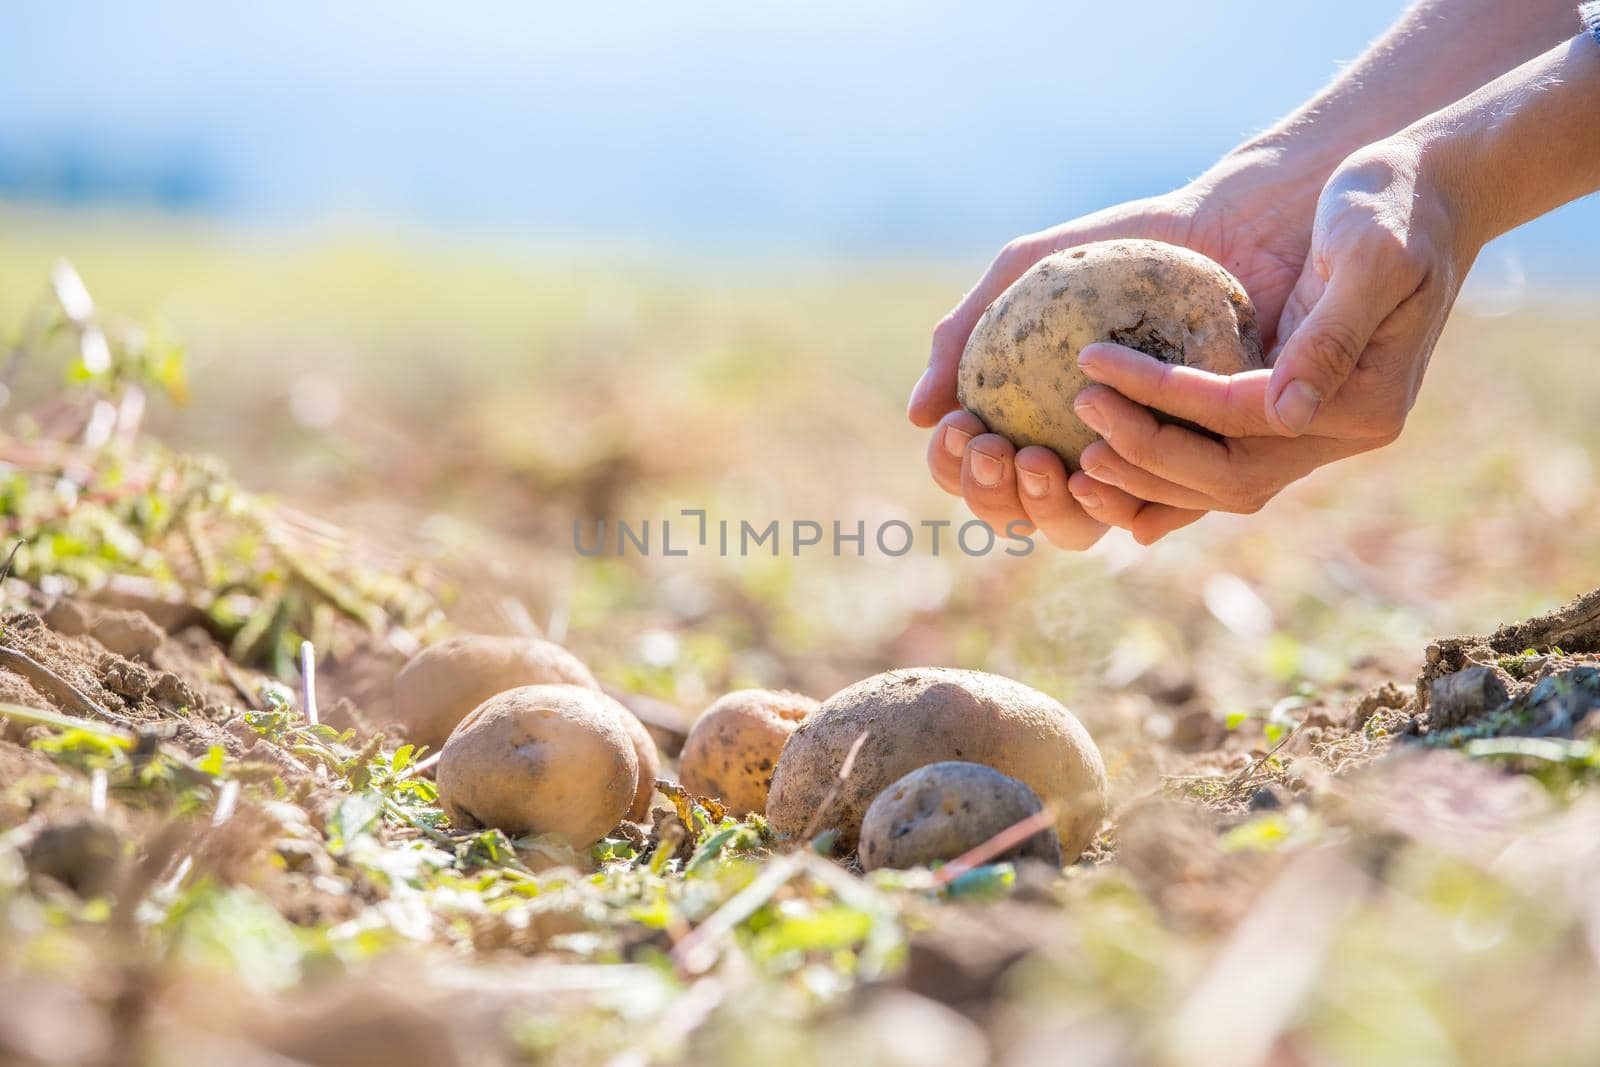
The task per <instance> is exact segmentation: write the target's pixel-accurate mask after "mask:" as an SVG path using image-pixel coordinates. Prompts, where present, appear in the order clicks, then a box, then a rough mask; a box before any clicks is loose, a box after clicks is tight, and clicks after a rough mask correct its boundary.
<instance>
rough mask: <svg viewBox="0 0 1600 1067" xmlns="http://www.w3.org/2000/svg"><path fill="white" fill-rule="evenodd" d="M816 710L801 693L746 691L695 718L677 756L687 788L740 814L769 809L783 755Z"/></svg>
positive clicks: (730, 694)
mask: <svg viewBox="0 0 1600 1067" xmlns="http://www.w3.org/2000/svg"><path fill="white" fill-rule="evenodd" d="M816 709H817V702H816V701H815V700H812V699H811V698H810V697H806V696H801V695H800V694H799V693H789V692H784V691H780V690H772V689H741V690H739V691H738V692H735V693H729V694H728V695H727V696H724V697H722V698H720V699H718V700H717V701H716V702H715V703H713V704H712V705H711V706H710V707H709V708H707V709H706V710H705V714H703V715H701V716H700V718H698V719H696V720H695V724H694V726H692V727H691V728H690V730H689V738H688V740H686V741H685V742H684V743H683V752H682V754H680V755H679V757H678V776H679V778H681V779H682V781H683V787H684V788H685V789H687V790H689V792H691V793H694V794H696V795H697V796H703V797H716V798H717V799H718V800H720V801H722V803H723V806H725V807H726V808H727V809H728V810H729V811H730V812H732V813H733V814H735V815H748V814H749V813H751V812H753V811H765V810H766V807H767V788H768V786H769V785H770V784H771V783H772V771H773V768H774V767H776V766H777V763H778V754H779V753H781V752H782V751H783V746H784V743H785V742H786V741H788V740H789V735H790V734H791V733H793V732H794V728H795V727H796V726H798V725H799V724H800V722H801V721H802V720H803V719H805V717H806V716H807V715H810V714H811V713H812V712H813V711H815V710H816Z"/></svg>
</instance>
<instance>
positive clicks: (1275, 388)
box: [1264, 258, 1416, 437]
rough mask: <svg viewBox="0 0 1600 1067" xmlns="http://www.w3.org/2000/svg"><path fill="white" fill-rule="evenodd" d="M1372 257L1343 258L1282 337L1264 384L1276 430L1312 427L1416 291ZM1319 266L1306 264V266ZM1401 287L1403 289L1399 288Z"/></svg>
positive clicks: (1268, 412)
mask: <svg viewBox="0 0 1600 1067" xmlns="http://www.w3.org/2000/svg"><path fill="white" fill-rule="evenodd" d="M1381 263H1382V260H1381V259H1376V258H1374V259H1373V260H1372V261H1371V262H1370V263H1368V262H1364V263H1362V264H1361V265H1360V266H1356V265H1354V264H1352V263H1345V264H1343V265H1342V266H1339V267H1336V268H1335V269H1333V270H1332V271H1331V272H1330V273H1329V275H1328V282H1327V287H1326V288H1325V289H1324V290H1323V292H1322V294H1321V296H1319V297H1318V298H1317V301H1316V303H1315V304H1313V305H1312V306H1311V309H1310V311H1309V312H1307V313H1306V316H1305V318H1304V319H1303V320H1302V321H1301V323H1300V325H1299V327H1298V328H1297V329H1296V330H1295V331H1294V332H1293V333H1292V334H1290V335H1288V337H1286V338H1285V339H1284V341H1283V345H1282V348H1281V350H1280V351H1279V353H1278V358H1277V360H1276V362H1275V363H1274V364H1273V367H1272V377H1271V381H1270V382H1269V383H1268V385H1267V391H1266V398H1265V400H1266V405H1265V408H1264V412H1265V416H1266V419H1267V422H1268V425H1270V426H1271V427H1272V429H1273V432H1274V433H1278V434H1283V435H1285V436H1288V437H1296V436H1299V435H1300V434H1303V433H1306V432H1308V431H1310V430H1311V429H1312V428H1313V424H1314V422H1315V420H1316V417H1317V411H1318V409H1319V408H1321V406H1322V404H1323V402H1324V401H1325V400H1327V399H1328V398H1330V397H1332V396H1333V395H1334V394H1335V393H1337V392H1338V391H1339V387H1340V386H1342V385H1344V383H1345V379H1347V378H1348V377H1350V372H1351V371H1353V370H1355V367H1356V363H1357V362H1358V361H1359V360H1360V359H1361V353H1362V352H1364V351H1366V348H1367V343H1368V342H1369V341H1370V340H1371V339H1372V335H1373V333H1374V332H1376V331H1377V329H1378V327H1379V325H1381V324H1382V323H1383V320H1384V319H1385V318H1387V317H1388V316H1389V313H1390V312H1392V311H1394V309H1395V308H1396V307H1398V306H1399V305H1400V304H1401V303H1402V302H1403V301H1405V300H1406V299H1407V298H1408V297H1410V296H1411V294H1412V293H1413V292H1415V291H1416V286H1415V285H1411V286H1406V285H1404V284H1399V283H1397V279H1398V275H1397V274H1396V272H1395V271H1394V270H1392V269H1390V268H1386V267H1384V266H1381V265H1380V264H1381ZM1319 269H1322V268H1319V267H1318V266H1317V265H1316V264H1315V262H1308V263H1307V264H1306V270H1307V271H1316V270H1319ZM1402 290H1403V291H1402Z"/></svg>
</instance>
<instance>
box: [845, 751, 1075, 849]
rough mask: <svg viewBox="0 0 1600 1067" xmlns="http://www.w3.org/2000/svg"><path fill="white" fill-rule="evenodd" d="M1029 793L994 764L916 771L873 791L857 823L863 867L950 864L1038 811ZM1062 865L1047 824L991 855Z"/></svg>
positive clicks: (958, 764) (930, 766) (940, 765)
mask: <svg viewBox="0 0 1600 1067" xmlns="http://www.w3.org/2000/svg"><path fill="white" fill-rule="evenodd" d="M1041 808H1042V805H1040V803H1039V798H1038V797H1036V796H1034V795H1033V790H1031V789H1029V788H1028V787H1027V786H1025V785H1023V784H1022V783H1021V782H1019V781H1017V780H1016V779H1015V778H1008V777H1006V776H1005V775H1003V774H1001V773H1000V772H999V771H997V770H995V769H994V768H993V767H985V766H983V765H982V764H979V763H966V762H964V761H962V760H949V761H946V762H944V763H930V764H928V765H927V766H926V767H918V768H917V769H916V770H914V771H912V772H911V773H910V774H908V775H906V776H905V777H904V778H902V779H900V780H899V781H898V782H896V783H894V784H893V785H891V786H890V787H889V788H888V789H885V790H884V791H883V792H881V793H879V794H878V797H877V799H876V800H874V801H873V802H872V805H871V806H870V807H868V808H867V814H866V816H865V817H864V818H862V820H861V847H860V850H859V851H860V853H861V866H862V867H863V868H865V869H866V870H869V871H875V870H877V869H878V868H879V867H894V868H896V869H901V870H903V869H905V868H907V867H922V866H926V865H928V864H932V863H939V862H943V861H948V860H953V859H955V858H956V857H957V856H960V855H962V854H964V853H966V852H968V851H970V850H971V849H974V848H977V847H978V846H979V845H981V844H983V843H984V842H985V841H988V840H989V839H990V838H992V837H994V836H995V835H996V834H998V833H1000V832H1001V831H1002V830H1005V829H1007V828H1009V827H1012V826H1015V825H1016V824H1017V823H1019V822H1021V821H1022V820H1023V819H1026V818H1027V817H1028V816H1030V815H1035V814H1037V813H1038V812H1039V811H1040V810H1041ZM1024 858H1027V859H1036V860H1043V861H1044V862H1046V863H1051V864H1054V865H1055V866H1057V867H1059V866H1061V842H1060V841H1059V840H1058V839H1057V838H1056V835H1055V833H1054V832H1053V831H1052V830H1051V829H1050V828H1049V827H1046V828H1045V829H1043V830H1040V831H1038V832H1037V833H1035V834H1033V835H1031V836H1029V837H1028V838H1027V839H1026V840H1024V841H1023V842H1022V843H1021V844H1019V845H1016V846H1014V847H1012V848H1011V849H1008V850H1007V851H1006V852H1004V853H1002V854H1000V855H999V856H996V857H995V859H997V860H1004V859H1024Z"/></svg>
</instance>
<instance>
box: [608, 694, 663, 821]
mask: <svg viewBox="0 0 1600 1067" xmlns="http://www.w3.org/2000/svg"><path fill="white" fill-rule="evenodd" d="M617 707H618V708H619V709H621V711H622V728H623V729H624V730H626V731H627V732H628V740H629V741H631V742H633V754H634V755H635V756H636V757H638V760H639V784H638V786H637V787H636V788H635V789H634V791H633V804H632V805H631V806H630V807H629V808H628V818H629V819H630V820H631V821H633V822H646V821H648V820H649V818H650V805H651V803H652V802H653V801H654V800H655V794H656V779H657V778H660V777H661V753H660V752H659V751H657V750H656V739H655V738H653V737H651V736H650V731H649V730H648V729H647V728H646V727H645V725H644V723H642V722H640V721H639V719H638V717H637V716H636V715H634V714H633V712H631V711H629V710H628V709H627V708H626V707H625V706H623V704H622V703H621V702H620V701H617Z"/></svg>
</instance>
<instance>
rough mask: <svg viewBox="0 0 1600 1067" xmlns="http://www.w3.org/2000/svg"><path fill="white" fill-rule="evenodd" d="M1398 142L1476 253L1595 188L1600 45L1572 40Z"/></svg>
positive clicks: (1599, 148)
mask: <svg viewBox="0 0 1600 1067" xmlns="http://www.w3.org/2000/svg"><path fill="white" fill-rule="evenodd" d="M1396 136H1397V138H1399V139H1404V140H1405V141H1406V142H1408V143H1409V144H1410V145H1411V146H1412V151H1413V152H1414V153H1415V154H1416V157H1417V159H1418V166H1419V173H1420V174H1421V175H1422V176H1423V177H1424V178H1425V179H1426V180H1428V181H1429V182H1431V183H1432V185H1433V187H1434V188H1435V189H1437V190H1438V192H1439V193H1440V195H1441V196H1442V197H1443V198H1444V200H1445V202H1446V203H1447V205H1448V207H1449V210H1450V212H1451V214H1452V215H1453V216H1454V218H1455V219H1456V222H1457V226H1458V228H1459V230H1460V232H1461V235H1462V239H1463V241H1464V242H1467V243H1469V244H1474V243H1475V247H1479V248H1481V247H1482V246H1483V245H1484V244H1486V243H1488V242H1489V241H1491V240H1493V239H1494V238H1496V237H1498V236H1500V235H1501V234H1503V233H1505V232H1507V231H1509V230H1512V229H1515V228H1516V227H1518V226H1520V225H1522V224H1523V223H1525V222H1527V221H1528V220H1530V219H1532V218H1536V217H1537V216H1539V215H1542V214H1544V213H1545V212H1547V211H1550V210H1553V209H1554V208H1556V207H1559V206H1560V205H1562V204H1564V203H1566V202H1567V201H1569V200H1572V199H1574V198H1576V197H1578V196H1582V195H1584V194H1586V193H1589V192H1593V191H1594V190H1595V189H1596V188H1597V187H1600V48H1597V47H1596V45H1595V42H1594V41H1592V40H1590V39H1589V38H1588V37H1587V36H1584V37H1579V38H1576V39H1574V40H1572V41H1570V42H1568V44H1567V45H1565V46H1562V47H1560V48H1556V49H1552V50H1551V51H1550V52H1547V53H1545V54H1544V55H1543V56H1540V57H1538V58H1536V59H1534V60H1531V61H1530V62H1528V63H1527V64H1524V65H1523V66H1522V67H1520V68H1518V69H1517V70H1514V71H1511V72H1510V73H1508V74H1506V75H1505V76H1503V77H1502V78H1500V79H1498V80H1497V81H1496V82H1494V83H1491V84H1490V85H1488V86H1485V87H1484V88H1483V89H1480V90H1479V91H1478V92H1476V93H1474V94H1472V95H1471V96H1469V97H1467V98H1465V99H1463V100H1461V101H1458V102H1457V103H1455V104H1453V105H1451V106H1450V107H1448V108H1445V109H1443V110H1441V111H1438V112H1436V113H1434V114H1433V115H1429V116H1427V117H1426V118H1423V119H1421V120H1419V121H1418V122H1417V123H1415V124H1414V125H1413V126H1411V127H1410V128H1408V129H1406V130H1405V131H1402V133H1401V134H1398V135H1396Z"/></svg>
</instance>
